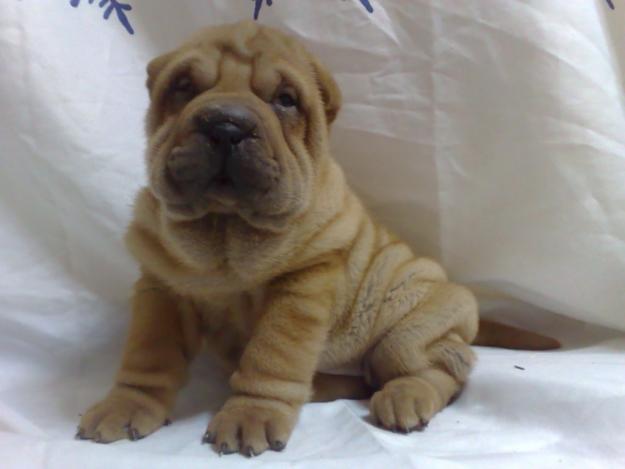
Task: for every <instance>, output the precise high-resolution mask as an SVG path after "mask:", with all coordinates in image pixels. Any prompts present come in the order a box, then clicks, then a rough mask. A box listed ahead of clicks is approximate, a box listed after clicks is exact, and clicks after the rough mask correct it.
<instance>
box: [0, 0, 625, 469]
mask: <svg viewBox="0 0 625 469" xmlns="http://www.w3.org/2000/svg"><path fill="white" fill-rule="evenodd" d="M254 3H255V2H251V1H237V2H235V1H232V0H210V1H198V0H177V1H175V2H173V1H169V0H124V1H122V0H118V1H115V0H105V1H101V0H98V1H95V2H90V1H88V0H54V1H53V0H36V1H35V0H21V1H18V0H5V1H4V2H2V4H1V5H0V71H1V73H0V168H1V170H0V252H1V259H2V261H1V262H0V461H2V462H0V465H1V466H3V467H9V468H13V467H43V466H46V467H63V468H68V467H70V468H71V467H102V468H110V467H116V468H119V467H196V466H197V467H206V465H208V464H210V463H213V464H215V465H216V467H231V466H232V467H235V466H236V467H238V465H243V464H257V465H262V464H266V465H267V466H268V467H272V468H276V467H282V465H284V466H285V467H287V466H288V467H293V466H297V467H300V466H301V467H316V466H320V467H363V468H364V467H390V466H391V464H394V465H396V466H397V467H408V466H409V465H417V464H418V465H420V466H421V467H422V465H425V464H427V465H428V467H466V466H474V467H480V468H483V467H502V466H503V467H517V466H518V467H527V466H528V465H529V464H535V465H538V466H539V467H557V466H569V467H572V465H574V466H575V467H618V465H619V464H623V461H625V433H624V432H623V428H625V371H624V370H625V367H624V366H623V365H625V358H623V357H624V356H625V355H624V354H623V351H624V349H625V340H624V339H623V332H622V331H624V330H625V288H624V286H625V242H624V241H625V112H624V107H623V104H624V100H623V96H624V94H623V90H624V89H623V73H624V72H625V1H621V0H612V1H607V0H606V1H604V0H579V1H571V0H509V1H487V0H466V1H463V2H457V1H451V0H370V1H366V0H349V1H341V0H319V1H315V2H312V1H305V0H275V1H274V2H273V5H272V6H269V5H267V4H266V2H265V4H263V5H262V8H260V11H259V21H261V22H263V23H266V24H271V25H274V26H278V27H281V28H284V29H286V30H290V31H292V32H294V33H297V34H299V35H300V36H301V37H302V38H303V40H304V41H305V42H306V43H307V44H308V45H309V47H310V49H312V50H313V51H314V52H315V53H316V54H317V55H318V56H320V58H321V59H322V60H323V61H324V62H325V63H326V64H327V65H328V67H329V68H330V69H331V70H332V71H333V72H334V73H335V76H336V77H337V80H338V81H339V83H340V85H341V86H342V89H343V92H344V101H345V104H344V108H343V110H342V113H341V115H340V117H339V119H338V121H337V123H336V126H335V129H334V131H333V149H334V153H335V156H336V157H337V158H338V159H339V161H340V162H341V163H342V165H343V167H344V168H345V170H346V173H347V175H348V178H349V180H350V181H351V182H352V184H353V186H354V188H355V189H356V190H357V191H358V192H359V193H360V194H361V195H362V196H363V198H364V199H365V200H366V201H367V202H368V204H369V205H370V206H371V208H372V209H373V211H374V212H375V214H376V215H377V216H378V217H379V218H380V219H381V220H383V221H384V222H386V223H387V224H389V225H390V226H391V227H393V228H394V229H395V231H397V232H398V233H400V234H401V235H402V236H404V237H405V238H406V239H407V240H409V241H410V242H411V244H412V245H413V246H414V247H415V249H416V250H418V251H419V252H422V253H423V254H426V255H430V256H433V257H436V258H438V259H440V260H442V262H443V264H444V265H445V266H446V267H447V268H448V269H449V272H450V274H451V276H452V278H453V279H455V280H457V281H461V282H464V283H466V284H469V285H471V286H472V287H473V288H474V289H475V290H476V291H477V292H479V293H480V296H481V300H482V303H483V305H484V307H485V310H486V311H487V312H488V311H489V310H492V311H491V314H499V313H498V312H497V311H503V312H504V313H505V315H506V317H507V318H508V319H509V320H511V321H514V322H516V323H518V324H521V325H525V326H528V327H535V328H539V329H541V330H544V331H547V332H548V333H550V334H552V335H555V336H557V337H559V338H561V339H562V340H563V342H564V343H565V345H566V347H565V349H564V350H563V351H559V352H555V353H546V354H540V353H521V352H518V353H513V352H507V351H501V350H480V351H479V354H480V358H481V360H480V363H479V365H478V367H477V370H476V372H475V374H474V376H473V378H472V381H471V383H470V385H469V386H468V388H467V391H466V393H465V394H464V395H463V396H462V398H461V399H460V400H459V401H458V402H457V403H456V404H455V405H454V406H452V407H451V408H449V409H447V410H445V411H444V412H443V413H442V414H441V415H440V416H438V417H437V418H436V419H435V420H434V421H433V422H432V424H431V425H430V427H429V428H428V430H427V431H426V432H424V433H423V434H414V435H410V436H397V435H392V434H390V433H385V432H382V431H380V430H377V429H375V428H374V427H372V426H371V425H370V424H369V423H368V422H367V421H366V420H363V418H362V417H363V416H364V415H366V403H358V402H337V403H332V404H324V405H320V404H314V405H308V406H306V408H305V410H304V413H303V416H302V419H301V421H300V423H299V425H298V426H297V428H296V430H295V433H294V435H293V439H292V441H291V443H290V445H289V447H288V449H287V450H286V451H285V452H284V453H281V454H266V455H263V456H262V457H260V458H259V459H257V460H255V461H253V463H250V462H248V461H246V460H244V459H242V458H240V457H238V456H231V457H228V458H225V457H224V458H222V459H220V460H217V459H211V458H214V457H216V456H215V455H213V454H212V453H211V451H210V450H209V449H208V448H207V447H202V446H200V444H199V440H200V436H201V434H202V432H203V430H204V427H205V425H206V423H207V421H208V419H209V414H210V413H211V412H214V410H215V409H216V408H218V406H219V403H220V402H221V401H222V400H223V398H224V396H225V388H224V384H223V383H224V382H225V377H222V376H217V375H216V374H215V373H216V372H215V371H214V370H212V368H211V366H210V365H209V361H207V360H208V359H207V358H206V357H202V358H201V359H200V360H198V364H197V366H196V370H195V374H194V376H195V377H194V380H193V381H192V382H191V384H190V386H189V387H188V389H187V390H186V391H185V394H184V396H182V398H181V400H180V404H179V407H178V408H177V410H176V414H175V415H174V417H175V422H174V425H172V426H170V427H167V428H165V429H163V430H161V431H159V432H157V433H156V434H155V435H153V436H152V437H150V438H147V439H145V440H142V441H140V442H138V443H130V442H120V443H116V444H113V445H109V446H98V445H95V444H90V443H85V442H75V441H73V440H72V438H71V437H72V435H73V429H74V426H75V424H76V423H77V420H78V413H79V412H81V411H82V410H84V409H85V408H86V407H87V406H88V405H89V404H91V403H92V402H93V401H95V400H96V399H98V398H99V397H101V396H102V395H103V393H104V392H105V390H106V387H107V386H108V384H109V383H110V381H111V378H112V374H113V372H114V369H115V367H116V364H117V362H118V359H119V354H120V349H121V342H122V338H123V335H124V330H125V325H126V323H127V320H128V315H127V310H128V308H127V297H128V293H129V289H130V285H131V283H132V281H133V278H134V277H135V275H136V266H135V265H134V264H133V262H132V260H131V259H130V257H129V256H128V255H127V253H126V252H125V250H124V248H123V245H122V242H121V236H122V234H123V231H124V228H125V225H126V224H127V223H128V221H129V217H130V207H131V203H132V200H133V196H134V194H135V192H136V191H137V189H138V188H139V187H140V186H141V185H142V184H144V180H145V176H144V170H143V166H142V153H143V148H144V139H143V133H142V132H143V114H144V111H145V108H146V103H147V94H146V92H145V90H144V80H145V76H144V68H145V64H146V62H147V61H148V60H149V59H150V58H152V57H153V56H155V55H158V54H160V53H162V52H164V51H166V50H169V49H171V48H173V47H175V46H176V45H177V44H178V43H179V42H180V41H181V40H183V39H184V38H186V37H187V36H188V35H189V34H190V33H192V32H193V31H194V30H196V29H197V28H199V27H202V26H205V25H207V24H215V23H221V22H230V21H235V20H238V19H244V18H251V17H252V15H253V13H254V9H255V5H254ZM256 3H257V4H258V6H259V7H260V6H261V4H262V3H263V2H260V0H259V1H258V2H256ZM127 4H130V5H131V6H132V9H124V8H126V7H125V6H124V5H127ZM369 6H370V7H371V8H372V9H373V12H372V13H371V12H369V11H368V7H369ZM611 6H613V7H614V9H612V8H611ZM104 16H108V20H105V19H104ZM131 32H132V34H131ZM554 313H557V314H554ZM575 320H579V321H583V322H584V323H585V324H583V323H581V322H576V321H575ZM515 365H518V366H519V367H521V368H524V369H519V368H515V367H514V366H515Z"/></svg>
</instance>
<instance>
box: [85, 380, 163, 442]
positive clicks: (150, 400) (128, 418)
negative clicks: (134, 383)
mask: <svg viewBox="0 0 625 469" xmlns="http://www.w3.org/2000/svg"><path fill="white" fill-rule="evenodd" d="M167 413H168V409H167V407H166V406H165V405H163V404H162V403H161V402H160V401H159V400H158V399H157V398H155V397H154V396H152V395H149V394H147V393H145V392H143V391H140V390H138V389H134V388H126V387H115V388H113V390H112V391H111V392H110V393H109V395H108V396H107V397H106V398H105V399H104V400H103V401H101V402H99V403H97V404H95V405H94V406H93V407H91V408H90V409H89V410H88V411H87V412H85V414H84V415H83V416H82V418H81V419H80V424H79V426H78V432H77V433H76V438H78V439H81V440H93V441H95V442H96V443H111V442H113V441H117V440H122V439H126V438H127V439H129V440H132V441H136V440H140V439H141V438H143V437H145V436H147V435H149V434H150V433H153V432H154V431H156V430H158V429H159V428H160V427H161V426H162V425H164V424H167V423H168V420H167Z"/></svg>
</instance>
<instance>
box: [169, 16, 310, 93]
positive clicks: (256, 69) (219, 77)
mask: <svg viewBox="0 0 625 469" xmlns="http://www.w3.org/2000/svg"><path fill="white" fill-rule="evenodd" d="M181 73H186V74H188V75H190V76H191V78H192V79H193V80H194V81H195V82H197V83H198V84H200V85H201V86H203V87H206V88H211V89H214V90H216V91H226V92H227V91H237V90H241V89H250V88H251V89H252V91H254V92H255V93H257V94H259V96H260V97H262V98H267V99H268V98H269V97H270V96H264V95H270V94H271V93H273V91H274V90H275V89H276V88H277V87H278V86H279V85H280V84H281V83H284V82H286V83H288V84H290V85H292V86H295V87H297V88H299V89H304V88H307V85H309V84H312V83H313V82H314V76H313V72H312V68H311V65H310V62H309V60H308V59H307V53H306V52H305V50H304V49H303V47H302V46H301V45H300V44H298V43H297V42H296V41H295V40H294V39H292V38H290V37H288V36H286V35H284V34H282V33H280V32H279V31H276V30H273V29H269V28H266V27H260V26H257V25H256V24H254V23H239V24H237V25H232V26H223V27H217V28H209V29H205V30H203V31H200V32H199V33H198V34H196V35H195V36H194V37H193V38H191V39H190V40H189V41H188V42H187V43H186V44H184V45H183V46H182V47H180V48H179V49H178V50H177V51H176V53H175V54H174V58H173V59H172V60H171V61H170V63H169V64H168V66H167V67H166V70H163V73H162V75H165V76H167V77H171V76H176V75H179V74H181ZM163 78H164V79H166V78H165V77H163Z"/></svg>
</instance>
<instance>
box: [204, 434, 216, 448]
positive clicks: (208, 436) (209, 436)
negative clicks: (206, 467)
mask: <svg viewBox="0 0 625 469" xmlns="http://www.w3.org/2000/svg"><path fill="white" fill-rule="evenodd" d="M207 443H209V444H210V443H215V435H213V434H212V433H211V432H206V433H204V436H203V437H202V444H203V445H204V444H207Z"/></svg>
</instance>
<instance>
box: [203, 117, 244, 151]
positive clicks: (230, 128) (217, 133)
mask: <svg viewBox="0 0 625 469" xmlns="http://www.w3.org/2000/svg"><path fill="white" fill-rule="evenodd" d="M205 133H206V135H207V136H208V138H210V140H211V142H213V143H214V144H216V145H219V146H222V145H226V146H231V145H232V146H234V145H238V144H239V143H241V142H242V141H243V140H244V139H245V138H246V137H247V136H248V132H246V131H245V130H244V129H243V128H242V127H241V126H239V125H237V124H235V123H233V122H227V121H221V122H215V123H211V124H210V125H208V126H206V128H205Z"/></svg>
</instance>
